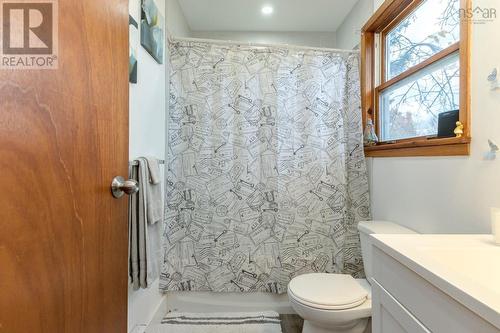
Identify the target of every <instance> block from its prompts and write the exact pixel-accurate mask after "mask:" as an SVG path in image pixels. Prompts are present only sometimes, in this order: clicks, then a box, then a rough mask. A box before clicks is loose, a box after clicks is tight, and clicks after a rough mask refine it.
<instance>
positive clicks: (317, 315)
mask: <svg viewBox="0 0 500 333" xmlns="http://www.w3.org/2000/svg"><path fill="white" fill-rule="evenodd" d="M288 298H289V299H290V303H291V305H292V307H293V309H294V310H295V311H296V312H297V314H298V315H299V316H301V317H302V318H303V319H304V328H303V329H302V332H303V333H323V332H325V333H326V332H329V333H337V332H345V333H363V332H365V329H366V327H367V324H368V319H369V318H370V316H371V292H370V285H369V283H368V282H367V281H366V280H364V279H358V280H356V279H354V278H353V277H351V276H350V275H343V274H326V273H312V274H304V275H300V276H298V277H296V278H294V279H292V281H291V282H290V283H289V284H288Z"/></svg>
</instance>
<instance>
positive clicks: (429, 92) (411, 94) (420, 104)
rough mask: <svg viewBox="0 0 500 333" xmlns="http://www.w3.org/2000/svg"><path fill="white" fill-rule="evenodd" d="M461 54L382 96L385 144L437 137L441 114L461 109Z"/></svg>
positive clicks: (407, 80)
mask: <svg viewBox="0 0 500 333" xmlns="http://www.w3.org/2000/svg"><path fill="white" fill-rule="evenodd" d="M459 66H460V65H459V57H458V53H454V54H452V55H450V56H448V57H447V58H445V59H443V60H441V61H439V62H437V63H435V64H434V65H432V66H429V67H427V68H425V69H424V70H422V71H420V72H417V73H415V74H414V75H412V76H410V77H408V78H407V79H405V80H403V81H401V82H399V83H397V84H395V85H394V86H391V87H389V88H387V89H386V90H384V91H383V92H382V93H381V94H380V125H381V126H380V128H381V137H382V140H383V141H391V140H398V139H406V138H412V137H418V136H426V135H435V134H437V122H438V115H439V113H441V112H445V111H451V110H457V109H458V108H459V104H460V101H459V99H460V98H459V88H460V67H459Z"/></svg>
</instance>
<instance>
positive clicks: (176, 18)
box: [166, 0, 191, 37]
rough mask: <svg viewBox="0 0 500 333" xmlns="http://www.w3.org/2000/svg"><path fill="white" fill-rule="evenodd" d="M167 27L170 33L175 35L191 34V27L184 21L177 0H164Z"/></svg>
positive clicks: (185, 35) (186, 35) (187, 35)
mask: <svg viewBox="0 0 500 333" xmlns="http://www.w3.org/2000/svg"><path fill="white" fill-rule="evenodd" d="M166 6H167V13H166V15H167V28H168V31H169V33H170V34H171V35H173V36H177V37H189V36H191V29H190V28H189V25H188V23H187V21H186V18H185V16H184V13H183V12H182V9H181V6H180V5H179V2H178V0H166Z"/></svg>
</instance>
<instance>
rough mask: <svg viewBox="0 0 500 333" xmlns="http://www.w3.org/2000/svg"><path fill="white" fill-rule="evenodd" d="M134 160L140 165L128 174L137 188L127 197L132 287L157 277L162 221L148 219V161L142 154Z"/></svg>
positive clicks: (149, 284) (151, 281)
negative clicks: (135, 181)
mask: <svg viewBox="0 0 500 333" xmlns="http://www.w3.org/2000/svg"><path fill="white" fill-rule="evenodd" d="M137 161H138V163H139V165H138V166H137V167H134V168H132V169H131V173H130V177H131V178H132V179H135V180H137V181H138V183H139V192H138V193H135V194H133V195H131V196H130V198H129V204H130V208H129V209H130V210H129V234H130V244H129V265H130V268H129V270H130V272H129V274H130V282H131V283H132V285H133V288H134V290H137V289H139V288H147V287H149V286H151V284H152V283H153V281H154V280H155V279H157V278H158V276H159V258H160V253H161V244H160V227H161V223H156V224H154V225H151V224H149V223H147V210H148V208H147V188H148V186H149V184H150V182H149V171H148V166H147V161H146V159H144V158H139V159H137Z"/></svg>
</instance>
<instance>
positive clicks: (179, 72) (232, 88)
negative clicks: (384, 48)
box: [160, 41, 370, 293]
mask: <svg viewBox="0 0 500 333" xmlns="http://www.w3.org/2000/svg"><path fill="white" fill-rule="evenodd" d="M358 61H359V56H358V55H357V54H354V53H349V52H339V53H336V52H325V51H319V50H318V51H315V50H301V51H297V50H291V49H286V48H272V47H250V46H239V45H216V44H211V43H201V42H190V41H185V42H184V41H183V42H181V41H176V42H173V43H171V44H170V62H171V78H170V79H171V82H170V108H169V115H168V123H169V125H168V168H167V171H166V172H167V185H166V198H167V199H166V209H165V212H166V214H165V216H166V228H165V234H164V236H165V237H164V239H165V241H164V242H165V243H164V264H163V269H162V275H161V281H160V288H161V290H162V291H169V290H194V291H216V292H235V291H236V292H240V291H241V292H247V291H267V292H273V293H283V292H286V289H287V285H288V282H289V281H290V279H292V278H293V277H294V276H297V275H300V274H305V273H310V272H329V273H334V272H335V273H346V274H352V275H353V276H355V277H361V276H363V274H364V273H363V263H362V258H361V251H360V242H359V234H358V232H357V223H358V222H359V221H360V220H363V219H367V218H369V214H370V213H369V211H370V210H369V197H368V181H367V174H366V165H365V160H364V155H363V145H362V124H361V112H360V95H359V94H360V93H359V74H358Z"/></svg>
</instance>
